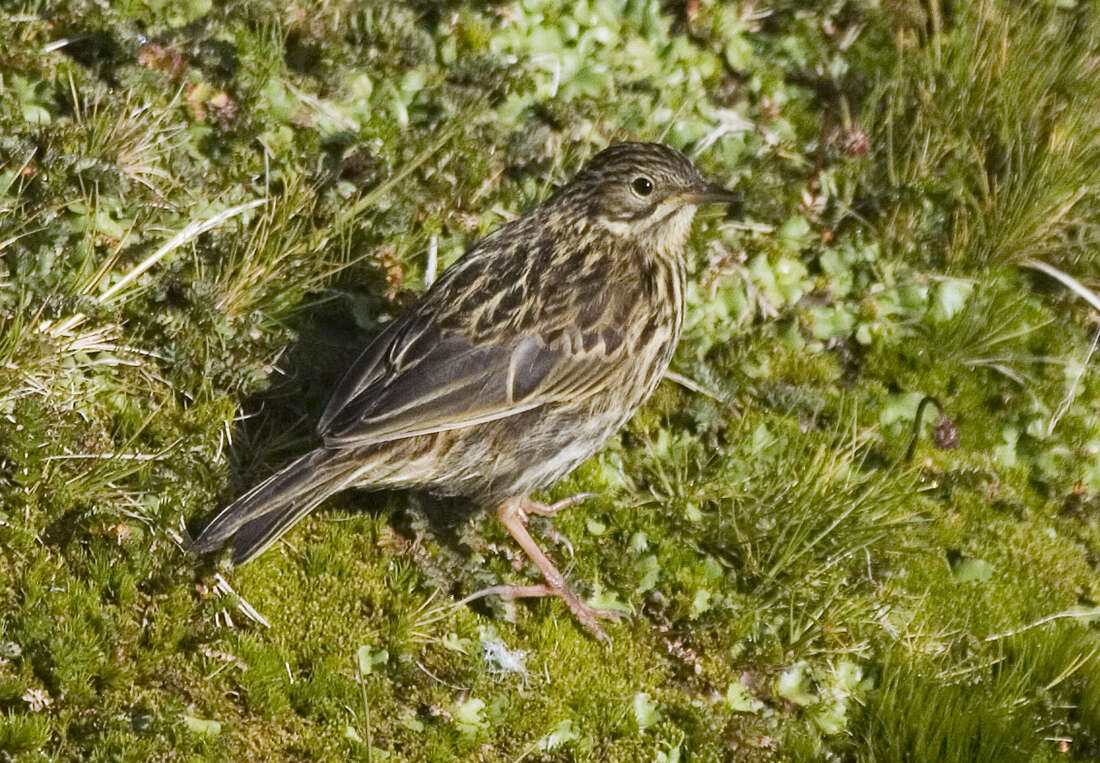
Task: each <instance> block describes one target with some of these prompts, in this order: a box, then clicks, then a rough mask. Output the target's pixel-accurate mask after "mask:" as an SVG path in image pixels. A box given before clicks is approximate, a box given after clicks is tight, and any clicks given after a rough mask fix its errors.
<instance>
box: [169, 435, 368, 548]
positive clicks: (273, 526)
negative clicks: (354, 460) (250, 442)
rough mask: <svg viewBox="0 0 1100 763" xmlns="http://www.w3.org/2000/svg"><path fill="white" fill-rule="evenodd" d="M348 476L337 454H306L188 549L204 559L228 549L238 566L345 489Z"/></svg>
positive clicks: (212, 523) (222, 515)
mask: <svg viewBox="0 0 1100 763" xmlns="http://www.w3.org/2000/svg"><path fill="white" fill-rule="evenodd" d="M353 471H354V469H353V468H352V469H349V464H348V460H347V458H346V455H345V454H342V453H341V452H339V451H331V450H326V449H324V448H318V449H317V450H314V451H312V452H310V453H307V454H305V455H304V456H302V457H300V458H298V459H296V460H295V461H292V462H291V463H290V464H288V465H287V466H285V467H283V468H282V469H281V470H279V471H278V472H276V473H275V474H273V475H271V476H270V477H268V478H267V479H266V480H264V481H263V482H261V483H260V484H259V485H256V487H254V488H252V489H251V490H249V491H248V492H247V493H245V494H244V495H242V496H241V497H240V498H238V499H237V500H235V501H233V503H231V504H229V505H228V506H226V507H225V508H224V509H222V510H221V511H220V512H218V515H217V516H216V517H214V518H213V519H212V520H211V521H210V523H209V524H207V525H206V527H204V528H203V531H202V533H200V534H199V537H197V538H195V540H194V541H193V542H192V543H191V546H190V548H191V550H192V551H196V552H198V553H200V554H205V553H208V552H210V551H214V550H217V549H219V548H222V547H223V546H226V545H229V546H230V547H231V548H232V549H233V563H234V564H243V563H244V562H247V561H248V560H249V559H251V558H252V557H254V556H256V555H258V554H259V553H261V552H262V551H264V550H265V549H266V548H267V547H268V546H270V545H271V544H272V543H274V542H275V541H277V540H278V539H279V538H280V537H282V535H283V533H285V532H286V531H287V530H289V529H290V528H291V527H293V526H294V525H296V524H297V523H298V521H299V520H301V519H303V518H305V516H306V514H309V512H311V511H313V509H315V508H317V506H318V504H320V503H321V502H322V501H323V500H325V499H326V498H328V497H329V496H330V495H332V494H333V493H335V492H337V491H339V490H342V489H343V488H344V487H346V486H347V483H348V481H349V480H348V477H349V476H350V474H351V473H352V472H353Z"/></svg>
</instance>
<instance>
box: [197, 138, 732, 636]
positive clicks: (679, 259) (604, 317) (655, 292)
mask: <svg viewBox="0 0 1100 763" xmlns="http://www.w3.org/2000/svg"><path fill="white" fill-rule="evenodd" d="M730 198H731V194H729V192H726V191H723V190H720V189H717V188H716V187H714V186H711V185H708V184H707V183H706V182H704V180H703V178H702V176H701V175H700V174H699V173H698V171H697V170H696V169H695V168H694V166H692V164H691V163H690V162H689V161H688V160H687V158H686V157H684V156H683V155H682V154H680V153H679V152H677V151H675V150H673V149H670V148H667V147H665V146H661V145H658V144H646V143H620V144H616V145H613V146H611V147H610V148H608V149H606V150H604V151H602V152H601V153H599V154H598V155H597V156H595V157H594V158H593V159H592V160H591V161H590V162H589V163H588V164H587V165H586V166H585V167H584V168H583V169H582V170H581V172H580V173H579V174H578V175H577V176H576V177H575V178H574V179H573V180H572V181H571V182H570V183H568V184H567V185H566V186H564V187H563V188H562V189H561V190H560V191H559V192H558V193H556V194H555V195H554V196H552V197H551V198H550V199H549V200H547V201H546V202H544V203H543V204H541V205H539V206H538V207H536V208H535V209H534V210H532V211H531V212H529V213H528V214H526V215H524V216H523V217H520V218H519V219H517V220H515V221H513V222H511V223H508V224H507V225H505V226H503V227H501V228H500V229H499V230H497V231H496V232H494V233H492V234H491V235H489V236H488V237H487V238H485V239H484V240H482V241H481V242H479V243H477V244H476V245H474V246H473V247H472V248H471V249H470V250H469V251H468V252H467V253H466V255H465V256H464V257H462V259H461V260H459V261H458V262H457V263H455V264H454V265H453V266H452V267H451V268H449V269H448V270H447V271H446V272H445V273H444V274H443V275H442V276H441V277H440V278H439V280H438V281H437V282H436V283H435V284H434V285H433V286H432V287H431V288H430V289H429V290H428V291H427V292H426V293H425V294H424V295H423V296H422V297H421V298H420V300H419V301H418V302H417V303H416V304H415V305H414V306H412V307H411V308H410V309H409V310H408V311H407V312H405V313H404V314H402V315H401V316H399V317H398V318H396V319H394V320H393V321H392V322H391V323H389V324H388V325H387V326H386V327H385V328H384V329H383V331H382V332H381V333H380V334H379V335H378V336H377V337H376V338H375V339H374V340H373V341H372V342H371V343H370V344H369V345H368V347H367V348H366V350H365V351H364V352H363V353H362V355H361V356H360V357H359V359H358V360H357V361H356V362H355V363H354V365H353V366H352V367H351V369H350V370H349V371H348V373H347V374H346V375H345V377H344V379H343V381H342V382H341V383H340V385H339V386H338V387H337V389H336V391H335V392H334V394H333V396H332V400H331V402H330V403H329V404H328V407H327V408H326V410H325V412H324V414H323V415H322V417H321V420H320V422H319V424H318V431H319V433H320V434H321V436H322V438H323V444H322V445H321V446H320V447H319V448H317V449H316V450H314V451H312V452H310V453H307V454H306V455H304V456H302V457H301V458H299V459H297V460H296V461H294V462H292V463H291V464H289V465H288V466H286V467H285V468H284V469H283V470H282V471H280V472H278V473H276V474H275V475H273V476H272V477H270V478H269V479H267V480H266V481H264V482H262V483H260V484H259V485H257V486H256V487H255V488H253V489H252V490H251V491H249V492H248V493H246V494H245V495H243V496H242V497H240V498H239V499H237V500H236V501H234V502H233V503H232V504H230V505H229V506H227V507H226V508H225V509H223V510H222V511H221V512H220V513H219V514H218V515H217V516H216V517H215V518H214V519H213V520H212V521H211V522H210V524H209V525H207V527H206V528H205V529H204V530H203V532H202V534H201V535H200V536H199V537H198V538H197V539H196V540H195V542H194V544H193V548H194V549H195V550H197V551H200V552H206V551H211V550H214V549H217V548H220V547H222V546H223V545H226V544H228V545H230V546H231V547H232V549H233V559H234V561H235V562H237V563H242V562H245V561H247V560H248V559H250V558H252V557H253V556H255V555H256V554H258V553H260V552H261V551H263V550H264V549H265V548H267V547H268V546H269V545H270V544H271V543H273V542H274V541H275V540H277V539H278V538H279V537H280V536H281V535H282V534H283V533H284V532H286V531H287V530H288V529H290V527H292V526H293V525H294V524H295V523H296V522H297V521H298V520H299V519H301V518H302V517H304V516H305V515H306V514H308V513H309V512H310V511H312V510H313V509H314V508H315V507H316V506H317V505H318V504H319V503H321V502H322V501H323V500H324V499H325V498H327V497H328V496H330V495H332V494H333V493H335V492H338V491H340V490H342V489H344V488H346V487H350V486H359V487H367V488H379V489H381V488H403V487H410V488H419V489H424V490H428V491H430V492H432V493H435V494H440V495H461V496H465V497H468V498H471V499H474V500H476V501H478V502H480V503H481V504H483V505H485V506H487V507H493V506H497V507H499V508H498V514H499V516H500V517H501V519H502V521H504V522H505V525H506V526H507V527H508V529H509V531H510V532H511V533H512V534H513V535H514V536H515V537H516V539H517V541H519V542H520V543H521V545H523V546H524V548H525V550H527V551H528V553H529V554H531V555H532V558H533V560H534V561H535V562H536V563H537V564H538V566H539V567H540V569H542V571H543V573H544V575H545V577H546V579H547V583H546V585H544V586H527V587H516V588H507V587H498V589H494V592H495V593H500V594H503V595H506V596H520V595H557V596H560V597H561V598H563V600H565V601H566V603H567V604H568V605H569V607H570V609H572V610H573V612H574V614H576V615H577V616H578V617H579V618H580V619H581V620H582V622H584V623H585V625H587V626H588V627H589V628H590V629H592V630H593V631H594V632H595V633H597V634H598V635H599V634H601V631H600V629H599V626H598V625H597V624H596V620H595V617H596V613H595V612H593V611H592V610H591V609H590V608H588V607H587V605H585V604H584V603H583V602H580V600H579V599H577V598H576V597H575V596H574V595H573V594H572V593H571V592H570V591H569V589H568V587H566V586H565V583H564V580H562V579H560V578H561V576H560V574H559V573H557V570H556V569H555V568H553V564H552V563H551V562H550V561H549V560H548V559H546V557H545V556H544V555H542V554H541V552H538V549H537V547H534V541H533V540H531V539H530V536H529V535H527V533H526V528H525V524H526V513H527V512H540V511H543V510H544V509H546V507H541V506H540V505H539V504H535V503H533V502H531V501H529V500H528V499H527V498H526V496H527V495H528V494H529V493H531V492H532V491H534V490H537V489H539V488H541V487H544V486H546V485H549V484H551V483H553V482H554V481H555V480H557V479H558V478H560V477H561V476H563V475H564V474H566V473H568V472H569V471H571V470H572V469H573V468H574V467H576V466H577V465H578V464H579V463H580V462H582V461H584V460H585V459H587V458H588V457H589V456H591V455H592V454H593V453H595V452H596V451H597V450H598V449H599V448H600V446H601V445H602V444H603V442H604V441H605V440H606V439H607V437H608V436H609V435H611V434H612V433H613V432H615V431H616V430H617V429H618V428H619V427H620V426H622V425H623V423H625V421H626V420H627V418H629V417H630V415H631V414H632V413H633V412H634V411H635V410H636V409H637V407H638V406H639V405H640V404H641V403H642V402H643V401H644V400H645V399H646V398H647V397H648V396H649V394H650V393H651V392H652V391H653V388H654V387H655V386H656V384H657V382H658V381H659V380H660V378H661V376H662V374H663V373H664V371H665V369H666V368H667V366H668V363H669V361H670V359H671V356H672V352H673V350H674V349H675V346H676V341H677V340H678V338H679V335H680V328H681V323H682V319H683V294H684V260H683V248H684V244H685V242H686V239H687V236H688V234H689V232H690V226H691V220H692V217H693V215H694V212H695V206H696V205H697V204H699V203H701V202H705V201H728V200H730ZM555 510H556V509H555ZM550 513H553V511H552V510H551V511H550ZM521 536H523V537H521ZM532 547H533V548H534V550H533V551H532ZM536 552H537V554H536Z"/></svg>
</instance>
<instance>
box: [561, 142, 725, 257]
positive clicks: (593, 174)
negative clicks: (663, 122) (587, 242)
mask: <svg viewBox="0 0 1100 763" xmlns="http://www.w3.org/2000/svg"><path fill="white" fill-rule="evenodd" d="M555 201H556V202H557V203H558V204H561V205H564V206H567V207H569V208H571V209H572V210H574V211H575V213H577V214H582V215H584V217H585V222H586V223H587V224H588V225H592V226H594V227H596V228H599V229H603V230H605V231H607V232H609V233H611V234H612V235H614V236H618V237H624V238H629V239H634V240H637V241H638V242H639V243H642V244H645V245H648V246H656V247H659V248H661V249H665V250H668V251H679V250H681V249H682V248H683V245H684V243H685V241H686V240H687V237H688V234H689V233H690V228H691V220H692V218H693V217H694V215H695V209H696V207H698V205H700V204H704V203H708V202H714V203H722V204H735V203H737V202H739V201H740V196H739V194H737V193H734V192H733V191H729V190H727V189H725V188H723V187H722V186H720V185H716V184H714V183H709V182H707V180H706V179H704V178H703V176H702V175H701V174H700V173H699V170H697V169H696V168H695V165H693V164H692V163H691V161H690V160H689V159H688V158H687V157H686V156H684V155H683V154H682V153H680V152H679V151H677V150H675V149H673V148H669V147H668V146H664V145H661V144H660V143H616V144H614V145H612V146H610V147H609V148H606V149H604V150H603V151H601V152H600V153H598V154H596V155H595V156H594V157H592V159H591V160H589V162H588V163H587V164H586V165H585V166H584V167H583V168H582V169H581V171H580V172H579V173H578V174H577V175H576V177H574V178H573V179H572V180H571V181H569V183H568V184H566V186H565V187H564V188H562V189H561V191H559V193H558V194H557V195H556V196H555Z"/></svg>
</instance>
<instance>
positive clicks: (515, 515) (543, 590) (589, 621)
mask: <svg viewBox="0 0 1100 763" xmlns="http://www.w3.org/2000/svg"><path fill="white" fill-rule="evenodd" d="M586 497H588V496H586V495H583V496H572V497H571V498H566V499H565V500H564V501H558V502H557V503H554V504H551V505H550V506H542V505H541V504H534V502H533V501H531V500H530V499H528V498H526V497H519V498H511V499H509V500H507V501H505V502H504V503H502V504H501V505H500V506H499V507H498V508H497V518H498V519H499V520H500V521H501V523H502V524H503V525H504V526H505V527H506V528H507V529H508V532H509V534H511V536H512V537H513V538H515V539H516V543H518V544H519V545H520V547H521V548H522V549H523V550H524V552H525V553H526V554H527V556H528V557H529V558H530V559H531V561H532V562H534V563H535V566H537V567H538V568H539V570H540V571H541V572H542V577H543V579H544V580H545V581H546V582H545V583H542V584H539V585H522V586H519V585H517V586H511V585H498V586H493V587H492V588H489V589H486V590H485V591H481V592H479V594H478V595H487V594H495V595H497V596H500V597H501V598H502V599H506V600H511V599H521V598H529V597H533V596H557V597H558V598H559V599H561V600H562V601H563V602H565V606H567V607H569V611H570V612H572V613H573V615H574V617H576V618H577V619H578V620H579V621H580V622H581V624H582V625H584V626H585V627H586V628H588V630H590V631H591V632H592V635H594V636H595V637H596V638H600V639H606V638H607V634H605V633H604V632H603V629H602V628H600V625H599V618H601V617H603V618H606V619H615V618H619V617H621V616H622V613H620V612H615V611H612V610H602V609H596V608H594V607H590V606H589V605H588V604H586V603H585V602H583V601H581V600H580V598H578V597H577V595H576V594H575V593H573V592H572V591H571V590H570V589H569V586H568V585H567V584H566V582H565V576H564V575H562V574H561V572H559V571H558V568H557V567H556V566H555V565H554V563H553V562H552V561H550V557H548V556H547V555H546V554H544V553H543V552H542V549H540V548H539V547H538V544H536V543H535V539H534V538H532V537H531V533H530V532H528V530H527V514H526V511H527V510H528V509H529V506H530V505H531V504H534V505H535V506H538V507H539V508H542V509H546V510H548V511H549V514H548V516H552V515H553V514H554V513H556V512H558V511H560V510H561V509H564V508H566V507H567V506H572V505H575V504H577V503H580V502H581V501H582V500H584V498H586ZM536 513H540V514H541V513H542V512H541V511H536Z"/></svg>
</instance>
